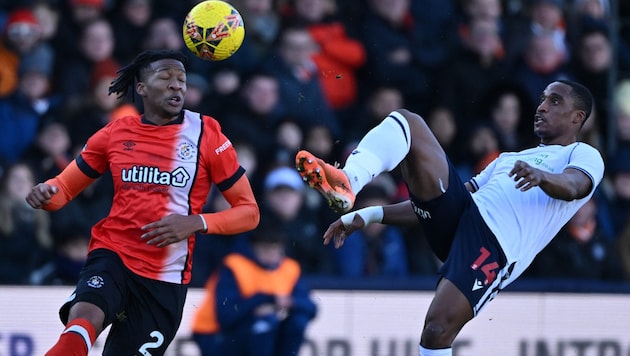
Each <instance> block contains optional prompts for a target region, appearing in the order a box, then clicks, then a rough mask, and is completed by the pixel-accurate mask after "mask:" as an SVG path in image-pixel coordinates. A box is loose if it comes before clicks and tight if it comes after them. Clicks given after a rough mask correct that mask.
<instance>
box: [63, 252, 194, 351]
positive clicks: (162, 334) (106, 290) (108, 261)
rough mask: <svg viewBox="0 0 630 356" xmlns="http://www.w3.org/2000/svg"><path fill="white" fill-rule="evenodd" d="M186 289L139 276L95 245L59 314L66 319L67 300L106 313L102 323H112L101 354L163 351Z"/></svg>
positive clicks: (172, 333) (179, 314)
mask: <svg viewBox="0 0 630 356" xmlns="http://www.w3.org/2000/svg"><path fill="white" fill-rule="evenodd" d="M187 289H188V286H187V285H182V284H174V283H167V282H162V281H157V280H152V279H148V278H144V277H141V276H138V275H137V274H135V273H133V272H131V271H130V270H129V269H128V268H127V267H125V266H124V265H123V263H122V261H121V260H120V258H119V257H118V255H117V254H116V253H114V252H112V251H109V250H106V249H97V250H94V251H92V252H90V254H89V255H88V259H87V261H86V263H85V266H84V267H83V269H82V270H81V275H80V278H79V282H78V283H77V287H76V289H75V291H74V293H72V295H71V296H70V298H69V299H68V301H66V303H65V304H64V305H63V306H62V307H61V309H60V310H59V316H60V318H61V321H62V322H63V323H64V325H65V324H66V323H67V321H68V312H69V311H70V307H71V306H72V305H74V304H75V303H77V302H88V303H91V304H94V305H96V306H98V307H99V308H100V309H101V310H103V312H104V313H105V322H104V323H103V324H104V325H103V327H107V326H108V325H110V324H111V325H112V327H111V329H110V331H109V335H108V336H107V340H106V341H105V346H104V350H103V355H111V356H114V355H116V356H118V355H147V354H151V355H153V356H156V355H163V354H164V352H165V351H166V348H167V347H168V345H169V344H170V343H171V341H173V338H174V337H175V333H176V332H177V329H178V328H179V324H180V322H181V320H182V313H183V308H184V302H185V301H186V292H187ZM146 352H148V353H146Z"/></svg>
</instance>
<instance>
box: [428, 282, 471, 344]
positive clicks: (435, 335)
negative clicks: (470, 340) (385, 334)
mask: <svg viewBox="0 0 630 356" xmlns="http://www.w3.org/2000/svg"><path fill="white" fill-rule="evenodd" d="M473 316H474V315H473V311H472V307H471V306H470V303H469V302H468V299H466V296H464V293H462V292H461V291H460V290H459V289H458V288H457V287H456V286H455V285H454V284H453V283H451V281H449V280H447V279H445V278H442V280H441V281H440V283H439V284H438V287H437V290H436V291H435V296H434V297H433V300H432V301H431V305H430V306H429V310H428V311H427V314H426V316H425V320H424V328H423V330H422V336H421V339H420V345H421V346H422V347H423V348H425V349H429V350H441V349H442V350H444V349H450V347H451V344H452V343H453V340H455V337H456V336H457V334H459V332H460V331H461V329H462V328H463V327H464V325H466V323H467V322H469V321H470V320H471V319H472V318H473ZM444 355H451V353H450V351H446V350H445V353H444Z"/></svg>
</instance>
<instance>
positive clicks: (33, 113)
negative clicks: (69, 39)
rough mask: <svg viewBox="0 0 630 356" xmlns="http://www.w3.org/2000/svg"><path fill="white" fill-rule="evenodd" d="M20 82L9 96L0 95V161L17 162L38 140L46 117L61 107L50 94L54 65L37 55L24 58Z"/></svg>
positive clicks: (57, 100)
mask: <svg viewBox="0 0 630 356" xmlns="http://www.w3.org/2000/svg"><path fill="white" fill-rule="evenodd" d="M18 75H19V83H18V87H17V89H16V91H15V92H14V93H13V94H12V95H10V96H9V97H6V98H3V99H0V162H4V164H12V163H15V162H17V161H19V160H21V159H22V158H24V155H25V154H26V152H27V151H28V149H29V148H30V147H31V145H32V144H33V143H34V142H35V140H36V137H37V133H38V130H39V128H40V125H41V124H42V121H43V118H44V117H45V116H47V115H49V114H52V113H54V112H55V111H56V110H59V109H60V105H61V103H60V98H59V97H57V96H54V95H51V92H50V87H51V68H50V67H49V66H48V64H47V62H46V61H38V58H35V57H33V58H28V59H24V60H23V61H22V63H20V69H19V72H18Z"/></svg>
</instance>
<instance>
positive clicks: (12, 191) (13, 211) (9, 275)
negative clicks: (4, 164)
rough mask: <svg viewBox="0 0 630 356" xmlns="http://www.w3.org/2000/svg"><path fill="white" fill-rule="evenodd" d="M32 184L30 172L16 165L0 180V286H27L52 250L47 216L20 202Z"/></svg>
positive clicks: (26, 167)
mask: <svg viewBox="0 0 630 356" xmlns="http://www.w3.org/2000/svg"><path fill="white" fill-rule="evenodd" d="M34 183H35V177H34V176H33V171H32V170H31V168H30V167H29V166H28V165H26V164H25V163H21V162H18V163H16V164H14V165H11V166H10V167H8V168H7V170H6V172H5V173H4V175H3V176H2V179H1V180H0V284H28V282H29V277H30V275H31V273H32V272H33V271H34V270H36V269H37V268H38V267H41V266H42V265H43V264H44V263H45V262H46V261H47V259H48V256H49V252H50V251H49V250H50V248H51V247H52V238H51V236H50V228H49V221H50V220H49V215H48V213H47V212H45V211H41V210H34V209H31V208H30V207H29V206H28V204H26V201H25V200H24V199H25V198H26V196H27V195H28V193H29V192H30V190H31V187H32V186H33V184H34Z"/></svg>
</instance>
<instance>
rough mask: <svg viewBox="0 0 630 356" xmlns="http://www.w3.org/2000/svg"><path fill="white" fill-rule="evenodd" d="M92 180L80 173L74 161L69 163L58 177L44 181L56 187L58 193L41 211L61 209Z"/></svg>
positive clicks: (92, 179)
mask: <svg viewBox="0 0 630 356" xmlns="http://www.w3.org/2000/svg"><path fill="white" fill-rule="evenodd" d="M94 180H95V179H94V178H91V177H88V176H87V175H85V174H84V173H83V172H81V170H80V169H79V167H78V166H77V163H76V161H72V162H70V164H69V165H68V166H67V167H66V168H65V169H64V170H63V171H62V172H61V173H59V175H58V176H56V177H55V178H52V179H49V180H47V181H46V184H49V185H52V186H55V187H57V188H58V189H59V193H57V194H55V195H53V197H52V199H51V200H50V203H48V204H46V205H44V206H43V209H44V210H49V211H54V210H59V209H61V208H63V207H64V206H65V205H66V204H68V203H69V202H70V201H71V200H72V199H74V197H76V196H77V195H78V194H79V193H81V191H83V189H85V188H87V187H88V186H89V185H90V184H92V182H94Z"/></svg>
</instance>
